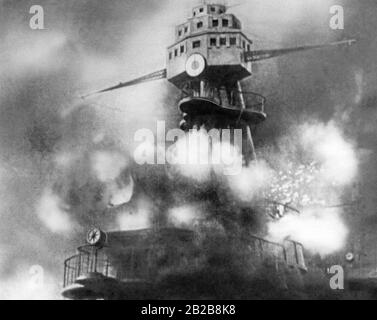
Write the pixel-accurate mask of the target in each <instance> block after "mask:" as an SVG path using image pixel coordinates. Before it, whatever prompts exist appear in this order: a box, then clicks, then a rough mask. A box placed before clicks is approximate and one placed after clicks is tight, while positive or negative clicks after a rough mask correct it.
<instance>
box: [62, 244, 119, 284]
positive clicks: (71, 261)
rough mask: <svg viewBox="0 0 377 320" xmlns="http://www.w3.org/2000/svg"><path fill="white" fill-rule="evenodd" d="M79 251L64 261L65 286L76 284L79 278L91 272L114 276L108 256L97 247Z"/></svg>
mask: <svg viewBox="0 0 377 320" xmlns="http://www.w3.org/2000/svg"><path fill="white" fill-rule="evenodd" d="M79 251H80V252H79V253H78V254H76V255H74V256H72V257H70V258H68V259H67V260H65V261H64V282H63V287H67V286H69V285H71V284H74V283H75V282H76V280H77V278H79V277H81V276H86V275H88V274H90V273H99V274H102V275H104V276H106V277H110V276H114V275H113V267H112V265H111V263H110V261H109V260H108V259H107V257H106V256H105V255H104V254H103V253H102V252H101V251H100V250H98V249H97V248H93V249H92V250H91V251H85V250H82V249H81V250H80V249H79Z"/></svg>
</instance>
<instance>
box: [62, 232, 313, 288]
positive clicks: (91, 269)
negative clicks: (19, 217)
mask: <svg viewBox="0 0 377 320" xmlns="http://www.w3.org/2000/svg"><path fill="white" fill-rule="evenodd" d="M244 240H245V241H247V243H248V246H249V249H250V253H251V254H252V257H253V259H258V260H259V261H271V262H273V263H277V262H283V263H285V264H286V265H288V266H292V267H298V268H300V269H302V270H306V266H305V261H304V255H303V247H302V245H301V244H299V243H297V242H294V241H290V240H289V241H286V242H285V243H284V245H283V244H280V243H275V242H271V241H268V240H266V239H263V238H259V237H257V236H249V237H248V238H247V239H244ZM182 250H183V249H182ZM182 250H178V251H177V250H176V251H177V252H175V254H174V252H170V254H168V253H166V252H165V250H162V251H161V254H162V256H161V257H159V256H158V255H156V256H155V257H154V258H151V257H150V252H152V251H153V252H154V253H156V254H157V253H158V252H159V251H160V250H158V249H157V247H154V249H153V250H146V251H144V252H139V254H135V250H134V248H131V249H130V250H126V251H127V252H123V258H122V259H121V260H119V261H118V260H117V261H111V262H110V261H109V259H108V257H107V256H106V252H105V250H103V249H98V248H95V247H85V248H79V253H78V254H76V255H74V256H72V257H70V258H68V259H67V260H65V262H64V282H63V287H67V286H70V285H72V284H74V283H75V282H76V280H77V279H78V278H80V277H82V276H87V275H89V274H91V273H96V274H101V275H103V276H105V277H112V278H119V279H122V280H124V279H128V280H130V279H148V278H149V277H150V276H151V274H152V273H153V272H152V270H156V271H157V273H159V272H162V270H163V269H164V268H167V269H168V270H171V269H172V267H173V266H174V267H173V269H174V268H179V267H183V268H184V269H188V268H190V266H194V265H197V264H196V260H195V259H196V258H195V255H194V254H190V253H189V252H187V254H182V253H184V250H183V251H182ZM182 257H184V260H182ZM165 260H166V261H165ZM181 260H182V261H181ZM186 260H187V262H186V263H183V262H184V261H186ZM188 260H190V262H189V261H188ZM164 261H165V262H164ZM114 264H115V265H116V266H114ZM197 267H199V266H197Z"/></svg>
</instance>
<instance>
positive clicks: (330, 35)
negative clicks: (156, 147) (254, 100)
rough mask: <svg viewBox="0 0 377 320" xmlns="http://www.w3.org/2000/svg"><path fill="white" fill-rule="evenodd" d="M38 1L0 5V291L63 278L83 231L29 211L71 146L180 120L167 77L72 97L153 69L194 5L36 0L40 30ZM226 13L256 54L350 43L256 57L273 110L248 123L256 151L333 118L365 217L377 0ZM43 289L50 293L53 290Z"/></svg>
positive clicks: (120, 140) (291, 0)
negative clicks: (333, 22)
mask: <svg viewBox="0 0 377 320" xmlns="http://www.w3.org/2000/svg"><path fill="white" fill-rule="evenodd" d="M235 2H237V3H238V1H235ZM178 3H179V5H178ZM228 3H229V4H230V5H231V4H233V2H232V1H228ZM333 3H336V4H341V5H343V6H344V10H345V29H344V30H341V31H340V30H337V31H335V30H331V29H330V28H329V18H330V14H329V7H330V5H331V4H333ZM34 4H35V1H24V0H18V1H14V0H0V10H1V11H0V112H1V115H0V179H1V184H0V189H1V192H0V199H1V201H0V286H1V285H3V286H4V287H5V288H9V287H11V284H13V283H18V285H19V286H20V288H23V289H25V288H24V287H22V285H21V284H19V282H22V279H24V275H25V274H26V275H27V274H28V270H29V267H30V266H31V265H41V266H43V267H44V268H45V270H46V274H48V275H51V278H52V279H60V278H59V277H61V273H62V267H63V264H62V262H63V259H64V258H65V257H67V256H68V255H69V254H71V253H72V252H73V249H74V248H75V246H76V245H77V244H78V243H79V242H80V241H81V238H82V232H83V228H82V226H77V227H75V228H73V231H72V230H71V231H69V232H68V231H67V232H65V231H64V230H63V231H62V230H61V229H59V228H58V229H59V231H56V230H55V232H54V231H53V230H51V228H50V229H49V228H47V227H46V225H45V223H44V222H43V218H41V215H40V214H39V213H38V210H40V209H39V205H38V204H39V203H40V199H41V197H43V195H44V194H45V192H46V190H49V189H51V188H52V185H55V184H54V182H55V181H56V179H64V178H63V177H67V172H65V171H64V170H65V169H64V168H63V169H62V168H60V167H59V165H60V164H61V162H59V161H60V160H59V159H65V158H64V155H65V154H70V155H72V154H75V153H80V154H82V157H83V158H85V154H88V153H90V151H91V150H97V149H98V148H100V147H101V148H102V147H104V148H107V149H111V150H117V151H124V150H127V149H128V147H129V144H130V143H131V142H130V140H131V138H132V133H133V132H134V130H135V129H137V128H138V127H145V126H151V127H152V128H153V127H154V126H155V122H154V120H156V119H164V118H166V119H167V120H169V121H170V125H172V126H173V125H174V124H175V123H176V120H177V119H178V112H177V109H176V106H175V102H176V100H177V98H178V91H177V90H176V89H174V88H173V86H172V85H171V84H168V83H166V82H163V81H162V82H158V83H154V84H150V85H149V84H148V85H145V86H143V87H141V88H140V87H138V88H134V89H131V90H129V89H127V90H121V91H119V92H117V93H112V94H109V95H107V96H104V97H99V98H98V100H96V101H90V102H82V101H80V99H78V96H79V94H81V93H86V92H88V91H92V90H94V89H98V88H101V87H103V86H107V85H112V84H115V83H117V82H119V81H123V80H127V79H131V78H132V77H135V76H140V75H143V74H144V73H148V72H152V71H155V70H159V69H161V68H163V67H164V66H165V50H166V47H167V46H168V45H169V44H170V43H172V42H173V40H174V26H175V25H176V24H179V23H182V22H183V21H185V19H186V18H187V17H188V16H189V15H190V9H191V7H192V6H193V5H196V4H198V2H197V1H189V0H184V1H181V0H180V1H176V0H174V1H173V0H158V1H157V0H133V1H129V0H111V1H102V0H90V1H89V0H67V1H58V0H40V1H38V4H39V5H42V6H43V8H44V11H45V27H46V30H31V29H30V28H29V19H30V17H31V15H30V14H29V8H30V7H31V5H34ZM230 10H231V12H233V13H235V14H236V15H237V16H238V17H239V18H240V19H241V21H242V23H243V27H244V31H245V33H247V34H249V35H250V38H252V39H255V46H256V48H257V49H263V48H279V47H288V46H294V45H299V44H311V43H314V44H316V43H322V42H328V41H336V40H342V39H344V38H356V39H357V40H358V43H357V44H356V45H355V46H354V47H352V48H335V49H329V50H323V51H312V52H308V53H301V54H294V55H290V56H286V57H282V58H279V59H275V60H271V61H266V62H264V63H261V64H259V65H258V66H257V68H256V69H255V71H256V73H255V74H254V75H253V77H252V78H250V79H249V80H246V81H245V83H244V86H245V87H246V88H248V89H252V90H254V91H258V92H260V93H262V94H264V95H266V97H267V99H268V104H267V113H268V115H269V118H268V121H267V122H266V123H265V124H263V125H262V127H261V128H259V129H258V131H257V136H256V143H257V145H258V146H262V145H264V144H266V143H268V144H275V145H276V147H277V148H279V145H278V142H279V137H280V136H282V135H284V134H286V133H287V132H288V131H289V128H290V127H291V126H294V125H297V124H300V123H302V122H304V121H308V120H320V121H323V122H328V121H330V120H334V121H336V122H337V123H338V124H339V125H340V126H341V127H342V128H343V130H344V131H345V132H346V134H347V137H348V138H349V139H350V140H352V141H353V142H354V143H355V144H356V145H357V147H358V148H359V154H360V161H361V166H360V174H359V179H360V182H361V185H362V187H361V192H362V196H363V197H364V199H365V209H364V213H363V214H364V215H368V216H371V217H374V215H375V214H376V210H375V205H376V204H377V199H376V195H375V192H374V190H376V188H377V178H376V177H377V174H376V166H377V160H376V159H377V158H376V148H377V147H376V146H377V143H376V142H377V139H376V137H377V135H376V133H377V132H376V130H377V129H376V127H377V126H376V125H377V112H376V107H377V105H376V103H377V95H376V92H375V88H376V87H377V77H376V75H377V61H376V52H377V34H376V30H377V19H376V18H375V17H376V15H377V3H376V1H375V0H363V1H355V0H338V1H332V0H321V1H319V0H307V1H302V0H287V1H284V4H283V2H282V1H278V0H256V1H253V0H245V1H242V2H241V5H240V6H236V7H234V8H232V9H230ZM99 135H105V136H106V137H108V141H107V142H103V141H102V142H101V143H102V145H101V146H98V144H96V142H93V137H96V136H99ZM94 140H95V139H94ZM62 161H63V160H62ZM63 167H64V166H63ZM75 170H76V171H75ZM75 170H73V171H69V175H71V176H75V179H73V180H74V181H75V183H77V184H78V188H81V187H83V186H85V184H86V183H89V182H90V178H89V177H88V176H89V175H90V174H89V172H88V170H89V169H88V168H87V166H86V165H85V163H84V164H82V165H81V166H79V168H76V169H75ZM78 176H79V178H77V177H78ZM67 179H68V178H67ZM88 201H89V200H88ZM42 217H44V216H42ZM372 220H373V219H372ZM363 221H364V219H361V222H363ZM358 223H359V222H358ZM67 230H68V229H67ZM54 281H55V280H52V282H54ZM55 282H56V281H55ZM17 288H18V287H17ZM51 288H52V289H51V292H52V293H51V296H56V292H57V291H56V286H54V285H51ZM25 290H26V289H25ZM3 294H4V293H3ZM7 294H8V295H9V296H11V295H12V294H13V293H12V292H11V293H10V291H8V293H7ZM1 297H2V293H1V292H0V298H1Z"/></svg>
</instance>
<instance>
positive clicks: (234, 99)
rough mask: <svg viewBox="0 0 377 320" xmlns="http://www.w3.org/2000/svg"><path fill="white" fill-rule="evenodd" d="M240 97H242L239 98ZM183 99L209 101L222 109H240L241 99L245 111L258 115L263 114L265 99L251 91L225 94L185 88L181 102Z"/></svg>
mask: <svg viewBox="0 0 377 320" xmlns="http://www.w3.org/2000/svg"><path fill="white" fill-rule="evenodd" d="M241 95H242V96H243V97H241ZM185 98H201V99H206V100H209V101H211V102H213V103H216V104H218V105H220V106H223V107H230V108H231V107H233V108H240V106H241V99H243V100H244V102H245V107H246V110H250V111H255V112H259V113H264V112H265V104H266V98H265V97H264V96H262V95H261V94H259V93H256V92H252V91H239V90H237V89H234V90H232V91H231V92H227V91H226V90H225V89H217V88H213V87H208V88H207V87H205V86H201V87H199V86H198V87H186V88H184V89H183V90H182V92H181V100H182V99H185Z"/></svg>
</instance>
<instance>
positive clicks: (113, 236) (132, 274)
mask: <svg viewBox="0 0 377 320" xmlns="http://www.w3.org/2000/svg"><path fill="white" fill-rule="evenodd" d="M174 32H175V42H174V43H173V44H172V45H170V46H169V47H168V48H167V53H166V68H165V69H162V70H158V71H155V72H152V73H150V74H147V75H145V76H141V77H139V78H136V79H133V80H129V81H126V82H121V83H119V84H117V85H115V86H112V87H109V88H105V89H102V90H99V91H96V92H93V93H90V94H88V95H85V96H83V97H82V98H83V99H87V98H89V97H92V96H93V97H95V95H98V94H106V93H107V92H109V91H113V90H118V89H121V88H125V87H130V86H135V85H138V84H141V83H145V82H148V81H155V80H162V79H167V81H169V82H170V83H171V84H173V85H174V86H175V87H176V88H178V89H179V91H180V92H181V96H180V97H179V101H178V112H180V113H181V115H182V121H181V122H180V124H179V127H180V128H181V129H182V130H184V131H185V132H190V130H192V129H198V128H204V129H205V130H207V131H209V130H211V129H214V128H215V129H219V130H221V129H225V128H230V129H231V130H235V129H240V130H242V140H243V143H242V146H243V148H242V153H243V154H242V155H243V165H244V166H248V165H249V164H252V163H254V162H257V161H258V159H257V154H256V150H255V146H254V141H253V136H254V131H255V130H254V128H255V127H256V126H258V125H259V124H261V123H262V122H263V121H265V120H266V119H267V111H266V103H267V102H266V98H265V97H264V96H263V95H262V94H260V93H256V92H251V91H249V90H244V89H243V87H242V80H244V79H246V78H248V77H250V76H252V74H253V72H252V71H253V69H252V65H253V64H254V63H255V62H257V61H261V60H265V59H270V58H274V57H278V56H281V55H285V54H294V53H296V52H302V51H306V50H319V49H326V48H334V47H339V46H350V45H352V44H353V43H354V42H355V40H353V39H350V40H343V41H338V42H333V43H329V44H320V45H307V46H299V47H291V48H284V49H265V50H254V42H253V39H251V38H250V37H249V36H247V35H246V34H245V33H244V32H243V30H242V24H241V21H240V20H239V19H238V18H237V17H236V16H235V15H234V14H232V13H229V12H228V7H227V6H225V5H220V4H201V5H199V6H196V7H194V8H193V10H192V14H191V17H189V18H188V20H187V21H185V22H184V23H181V24H178V25H177V26H176V27H175V30H174ZM335 50H336V49H335ZM133 169H134V170H133V172H132V173H131V175H132V179H133V181H134V182H135V185H136V186H137V188H139V189H142V190H144V191H145V192H146V193H148V194H150V195H151V198H152V199H154V200H155V201H156V203H159V207H158V208H157V205H156V206H155V208H156V211H157V213H156V217H155V219H154V221H153V226H152V227H151V228H148V229H142V230H128V231H113V230H102V228H101V226H95V227H94V228H92V229H90V230H89V231H88V233H87V236H86V239H85V244H83V245H82V246H79V247H78V248H77V253H76V254H74V255H72V256H71V257H69V258H67V259H66V260H65V261H64V279H63V280H64V282H63V289H62V295H63V297H65V298H68V299H263V298H305V297H310V296H308V294H307V290H308V287H309V286H310V284H308V280H307V279H308V278H310V273H313V272H317V273H321V274H323V273H325V270H322V269H320V268H316V270H315V271H313V268H312V265H311V264H308V262H307V260H306V257H307V254H306V252H305V248H304V247H303V245H302V244H301V243H299V242H297V241H294V240H292V239H289V238H287V239H285V240H284V241H283V242H281V243H279V242H273V241H269V240H267V239H266V238H265V228H264V224H265V219H267V218H268V217H270V218H271V217H274V218H276V217H278V216H281V215H283V214H284V212H286V211H294V212H295V213H296V214H300V213H299V210H298V209H296V208H293V207H290V206H289V205H288V204H286V203H277V202H276V201H272V200H270V199H265V198H263V199H261V200H259V201H256V202H255V203H253V204H252V205H250V203H243V202H236V201H235V200H234V198H232V196H231V195H229V194H228V193H227V192H226V191H224V190H223V188H222V186H221V181H218V180H216V179H213V181H211V183H209V184H207V185H204V186H197V185H195V186H193V185H192V184H191V183H190V180H189V178H187V179H183V178H181V179H175V180H174V181H171V180H169V181H168V182H166V181H167V180H168V176H169V175H171V172H169V168H165V169H163V170H162V172H159V173H158V177H154V178H153V177H150V176H149V173H150V171H148V169H146V168H145V166H137V165H134V166H133ZM154 184H155V185H154ZM177 193H179V195H180V199H182V198H186V200H187V201H188V200H190V201H197V200H198V199H200V200H201V201H206V202H208V203H210V204H211V209H210V210H209V211H210V212H209V214H208V216H207V217H206V218H205V219H204V218H202V219H201V218H198V219H197V220H196V221H195V223H193V224H192V225H191V226H190V227H187V228H178V227H176V226H172V225H170V224H169V223H168V222H167V221H166V220H165V219H164V218H163V211H164V210H167V207H168V204H164V205H160V204H161V203H164V202H169V201H174V200H172V198H174V197H173V196H172V195H173V194H177ZM133 197H137V195H136V196H135V195H133ZM132 201H133V200H132V199H131V201H130V203H131V204H130V203H125V204H121V205H119V206H116V207H112V208H109V211H116V210H122V208H125V207H127V206H130V205H132ZM83 242H84V239H83ZM348 259H349V260H352V259H351V257H350V256H348ZM308 275H309V277H308ZM322 277H323V278H325V276H322ZM325 285H326V284H325ZM327 285H328V283H327Z"/></svg>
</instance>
